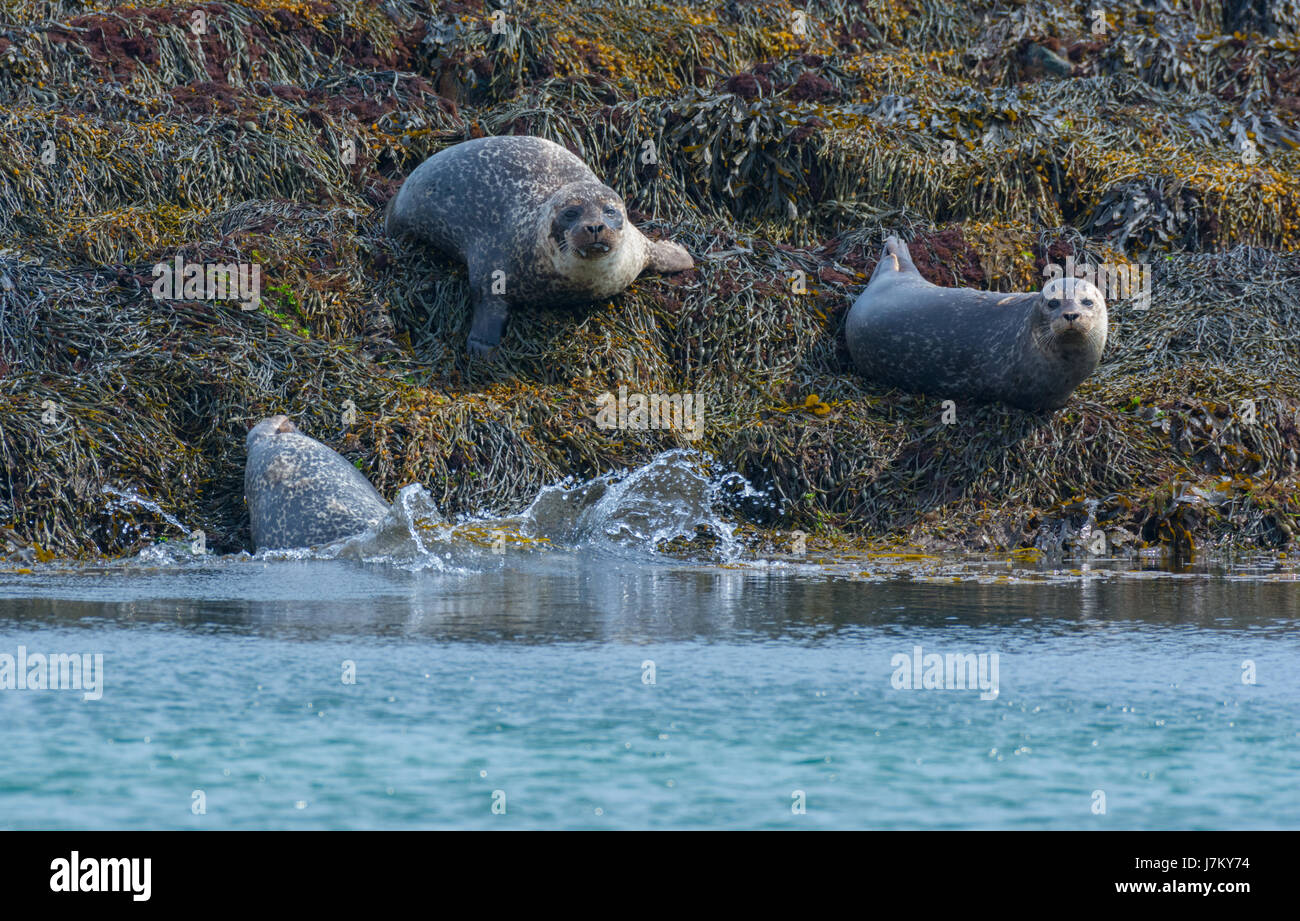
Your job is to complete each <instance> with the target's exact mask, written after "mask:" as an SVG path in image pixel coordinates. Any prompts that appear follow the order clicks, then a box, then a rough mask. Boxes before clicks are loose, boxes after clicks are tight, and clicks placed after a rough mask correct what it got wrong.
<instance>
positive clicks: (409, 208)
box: [385, 136, 693, 353]
mask: <svg viewBox="0 0 1300 921" xmlns="http://www.w3.org/2000/svg"><path fill="white" fill-rule="evenodd" d="M385 228H386V231H387V233H388V234H389V235H390V236H395V237H396V236H410V237H412V238H414V239H417V240H422V241H424V242H427V243H429V244H431V245H432V246H433V247H435V248H436V249H438V250H440V251H441V252H443V253H445V254H446V255H449V256H453V257H455V258H458V259H461V260H463V261H464V262H465V265H466V267H467V269H468V271H469V285H470V299H471V303H472V306H473V310H474V320H473V326H472V329H471V331H470V350H471V351H472V352H477V353H490V352H491V350H492V349H494V348H495V347H496V345H497V343H498V342H499V341H500V338H501V334H502V330H503V328H504V326H505V321H506V317H507V312H508V310H509V308H511V307H527V306H531V305H542V306H550V305H561V304H569V303H581V302H587V301H592V300H597V299H600V298H605V297H611V296H613V295H615V294H618V293H619V292H620V291H622V290H623V289H624V288H626V287H627V286H628V285H629V284H631V283H632V280H633V279H635V278H636V277H637V276H638V275H640V274H641V272H643V271H645V270H646V269H647V268H648V269H651V270H653V271H656V272H680V271H684V270H685V269H689V268H691V267H692V265H693V262H692V260H691V257H690V254H689V253H687V252H686V250H684V249H682V248H681V247H680V246H678V245H677V244H675V243H667V242H654V241H652V240H649V239H647V238H646V237H645V236H643V235H642V234H641V232H640V231H638V230H637V229H636V228H635V227H634V226H632V224H631V222H629V221H628V220H627V212H626V210H625V209H624V207H623V200H622V198H620V197H619V195H618V193H617V192H615V191H614V190H613V189H611V188H609V187H608V186H606V185H604V184H603V183H601V182H600V181H599V180H598V179H597V178H596V176H595V174H594V173H592V171H591V170H590V169H588V167H587V164H585V163H583V162H582V160H581V159H579V158H578V157H576V156H574V155H573V154H572V153H570V152H569V151H567V150H565V149H564V148H563V147H561V146H559V145H558V144H555V143H552V142H551V141H548V140H545V139H544V138H536V137H515V136H507V137H486V138H477V139H475V140H472V141H465V142H463V143H460V144H456V145H455V146H453V147H449V148H447V149H446V150H442V151H439V152H438V153H436V154H434V155H433V156H432V157H430V158H429V159H427V160H425V161H424V162H423V163H421V164H420V165H419V166H418V167H416V169H415V170H414V171H413V172H412V173H411V175H410V176H408V177H407V179H406V181H405V182H404V183H403V184H402V187H401V188H400V189H399V190H398V192H397V195H395V196H394V197H393V200H392V201H391V202H389V203H388V210H387V212H386V214H385ZM498 271H499V272H502V273H504V275H494V273H496V272H498ZM494 281H496V282H499V283H500V282H503V283H504V285H505V291H504V293H501V292H494V291H493V283H494Z"/></svg>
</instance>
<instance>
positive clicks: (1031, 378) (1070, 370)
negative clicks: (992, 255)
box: [845, 237, 1106, 411]
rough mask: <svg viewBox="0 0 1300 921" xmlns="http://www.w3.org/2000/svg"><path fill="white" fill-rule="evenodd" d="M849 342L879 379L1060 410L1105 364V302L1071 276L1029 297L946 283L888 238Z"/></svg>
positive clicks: (857, 306) (851, 320)
mask: <svg viewBox="0 0 1300 921" xmlns="http://www.w3.org/2000/svg"><path fill="white" fill-rule="evenodd" d="M845 338H846V339H847V340H848V346H849V354H850V355H852V356H853V363H854V364H855V365H856V366H857V368H858V370H859V371H860V372H862V374H863V375H865V376H866V377H869V378H872V379H873V380H877V381H880V382H881V383H885V384H890V385H891V386H894V387H898V388H900V389H903V390H911V391H920V392H923V393H931V394H934V395H936V396H941V397H951V398H953V399H959V400H975V401H978V402H993V401H996V402H1002V403H1009V404H1010V405H1012V406H1018V407H1020V408H1021V409H1027V410H1034V411H1039V410H1047V409H1056V408H1058V407H1061V406H1064V405H1065V401H1066V400H1067V399H1068V398H1069V396H1070V394H1071V393H1072V392H1073V391H1074V388H1075V387H1077V386H1079V384H1080V382H1082V381H1083V379H1084V378H1086V377H1087V376H1088V375H1089V374H1091V373H1092V371H1093V369H1094V368H1096V367H1097V363H1098V361H1100V360H1101V352H1102V349H1103V348H1104V347H1105V345H1106V302H1105V300H1104V299H1103V298H1102V296H1101V292H1100V291H1098V290H1097V288H1096V287H1095V286H1094V285H1092V284H1090V283H1089V282H1086V281H1083V280H1082V279H1078V278H1068V277H1066V278H1057V279H1053V280H1051V281H1049V282H1048V283H1047V284H1046V285H1044V286H1043V289H1042V291H1039V292H1033V293H1024V294H999V293H997V292H994V291H976V290H973V289H970V288H941V287H939V286H938V285H933V284H931V283H930V282H928V281H926V280H925V279H924V278H922V277H921V274H920V273H919V272H918V271H917V270H916V266H915V265H914V264H913V263H912V257H911V254H910V253H909V252H908V250H907V246H906V245H905V244H904V243H901V242H900V241H899V240H898V239H897V238H896V237H890V238H889V239H888V240H887V241H886V242H885V250H884V253H883V254H882V255H881V258H880V264H879V265H877V266H876V271H875V272H874V273H873V274H872V276H871V281H870V282H868V283H867V287H866V290H864V291H863V292H862V294H860V295H859V296H858V299H857V300H856V301H855V302H854V304H853V307H852V309H851V310H850V311H849V316H848V319H847V320H846V321H845Z"/></svg>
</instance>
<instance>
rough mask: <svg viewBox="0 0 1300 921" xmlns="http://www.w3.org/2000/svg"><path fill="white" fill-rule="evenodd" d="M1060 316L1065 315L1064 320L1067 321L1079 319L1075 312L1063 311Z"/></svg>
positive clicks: (1071, 321)
mask: <svg viewBox="0 0 1300 921" xmlns="http://www.w3.org/2000/svg"><path fill="white" fill-rule="evenodd" d="M1061 316H1063V317H1065V321H1066V322H1067V323H1073V322H1074V321H1075V320H1077V319H1079V315H1078V314H1077V313H1063V314H1061Z"/></svg>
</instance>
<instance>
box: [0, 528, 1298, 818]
mask: <svg viewBox="0 0 1300 921" xmlns="http://www.w3.org/2000/svg"><path fill="white" fill-rule="evenodd" d="M999 566H1001V568H999ZM1133 569H1134V567H1132V566H1131V565H1124V566H1112V567H1111V568H1109V569H1108V568H1104V567H1103V568H1093V569H1089V570H1086V571H1074V572H1063V571H1062V572H1051V571H1045V570H1034V569H1032V568H1031V569H1018V570H1015V571H1009V570H1007V569H1006V567H1005V566H1003V565H1001V564H999V565H996V566H989V567H985V568H983V569H981V568H979V567H974V568H970V567H967V568H965V569H963V568H961V567H955V568H951V567H950V568H949V569H943V568H942V567H939V568H938V569H936V568H935V566H933V565H931V566H930V567H929V568H928V569H924V567H923V571H919V572H918V571H911V572H906V571H903V570H899V569H897V568H891V567H890V566H888V565H885V564H883V563H882V564H880V565H877V566H875V568H874V569H872V568H871V567H870V566H868V564H865V563H859V564H855V565H847V566H845V565H840V566H819V565H815V564H812V563H806V562H805V563H798V564H788V563H778V564H764V563H759V562H751V563H747V564H743V565H716V564H705V563H689V562H678V561H674V560H666V559H662V558H657V557H654V558H651V557H648V556H647V555H645V554H631V553H614V552H607V551H603V550H595V549H578V550H571V551H559V550H556V551H545V552H529V553H523V554H508V555H503V556H501V557H499V558H492V559H489V558H486V557H484V558H481V559H480V560H479V562H478V563H476V564H475V565H474V566H469V567H460V568H457V569H453V570H452V571H447V572H437V571H431V570H428V569H425V570H422V571H410V569H409V567H408V568H401V567H398V566H393V565H384V564H365V563H357V562H348V561H343V560H318V559H317V560H258V559H250V558H248V557H246V556H244V557H230V558H224V559H219V560H208V561H205V562H202V563H193V564H185V565H177V564H168V565H144V564H140V563H136V564H130V565H122V566H114V567H107V568H101V569H95V570H91V569H70V570H68V569H55V568H49V567H47V568H44V569H42V568H39V567H38V570H37V571H36V572H32V573H26V572H19V571H7V572H0V654H3V653H9V654H11V655H13V654H16V652H17V647H18V646H19V645H23V646H25V647H27V649H28V650H29V651H31V652H46V653H61V652H68V653H72V652H78V653H92V654H93V653H100V654H102V655H103V663H104V664H103V669H104V671H103V674H104V684H103V696H102V698H101V699H99V700H89V701H87V700H83V699H82V696H81V693H80V692H78V691H72V690H60V691H30V690H27V691H23V690H3V691H0V827H4V828H58V829H64V828H90V829H101V828H105V829H107V828H168V829H171V828H175V829H188V828H192V829H248V828H381V829H390V828H475V829H498V828H500V829H506V828H509V829H518V828H774V829H775V828H790V829H794V828H819V829H825V828H945V829H953V828H1084V829H1121V828H1122V829H1130V828H1136V829H1163V828H1294V827H1296V826H1297V825H1300V681H1298V680H1297V676H1298V675H1300V629H1297V624H1298V623H1300V583H1298V582H1296V581H1294V579H1295V576H1294V574H1292V573H1288V572H1287V571H1286V570H1284V569H1282V568H1280V567H1278V566H1274V565H1270V564H1263V565H1258V566H1247V567H1238V568H1233V567H1225V568H1219V569H1215V570H1207V571H1191V572H1182V573H1173V572H1165V571H1160V570H1153V571H1145V572H1144V571H1128V570H1133ZM864 570H869V571H866V574H865V577H864V575H863V571H864ZM1008 572H1010V573H1011V575H1013V576H1014V578H1013V579H1012V580H1011V581H1010V582H1005V581H1004V580H1005V578H1006V575H1007V574H1008ZM953 573H956V575H955V576H954V575H953ZM954 578H955V579H957V580H958V581H953V579H954ZM915 646H921V647H922V648H923V651H924V652H925V653H931V652H934V653H940V654H944V653H958V654H967V653H969V654H975V655H978V654H980V653H996V654H997V655H998V674H997V677H998V693H997V696H996V697H994V698H992V699H981V692H980V691H979V690H957V689H953V690H947V689H919V690H908V689H900V688H896V687H894V682H893V676H894V674H895V671H896V669H895V668H894V667H893V666H892V665H891V662H893V660H894V657H895V656H899V655H902V656H905V657H910V656H911V655H912V652H913V648H914V647H915ZM1246 660H1250V661H1252V662H1253V663H1254V668H1255V680H1256V683H1255V684H1247V683H1243V680H1242V675H1243V669H1242V663H1243V661H1246ZM348 661H350V662H353V663H355V683H352V684H348V683H345V682H344V680H343V672H344V667H345V666H344V663H345V662H348ZM986 661H989V660H986ZM648 663H653V683H648V682H649V680H650V678H651V674H650V671H651V666H650V665H649V664H648ZM985 696H987V695H985ZM195 791H201V793H202V796H201V798H196V797H195ZM798 791H801V792H802V797H800V795H799V792H798ZM1096 791H1100V793H1101V794H1104V797H1105V801H1104V805H1105V812H1104V814H1099V813H1096V812H1094V809H1095V808H1098V807H1097V804H1099V803H1100V798H1099V795H1098V793H1097V792H1096ZM199 802H202V804H203V806H204V807H205V809H206V812H204V813H203V814H195V812H194V808H195V806H196V804H197V803H199ZM494 802H495V803H496V805H497V810H498V811H497V812H494V811H493V806H494ZM800 802H802V804H803V806H804V811H802V812H800V811H797V807H798V806H799V804H800ZM502 807H504V812H501V811H500V810H501V809H502Z"/></svg>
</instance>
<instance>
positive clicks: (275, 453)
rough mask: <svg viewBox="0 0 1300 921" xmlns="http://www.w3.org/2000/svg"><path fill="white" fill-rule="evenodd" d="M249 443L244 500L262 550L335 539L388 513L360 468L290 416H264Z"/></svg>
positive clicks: (293, 546)
mask: <svg viewBox="0 0 1300 921" xmlns="http://www.w3.org/2000/svg"><path fill="white" fill-rule="evenodd" d="M245 443H246V444H247V446H248V461H247V463H246V464H245V466H244V500H245V501H246V502H247V503H248V518H249V524H250V529H251V531H252V537H253V546H254V547H255V548H256V549H258V550H262V549H265V548H275V549H289V548H297V547H315V546H318V545H321V544H328V543H332V542H333V541H336V540H340V539H342V538H344V537H351V536H352V535H354V534H360V533H361V532H362V531H365V530H366V529H367V528H370V527H373V526H374V525H375V524H378V523H379V522H380V521H381V520H382V519H383V517H384V516H385V515H386V514H387V513H388V503H387V502H385V501H384V499H383V497H382V496H380V495H379V493H378V492H377V491H376V490H375V488H374V487H373V486H371V485H370V481H369V480H367V479H366V478H365V477H364V476H362V474H361V472H360V471H358V470H357V468H355V467H353V466H352V465H351V464H350V463H348V461H347V459H346V458H344V457H343V456H342V455H340V454H339V453H338V452H336V451H333V450H331V449H329V448H327V447H326V446H325V445H323V444H321V443H320V442H319V441H316V440H315V439H314V438H308V437H307V436H306V435H304V434H302V433H301V432H299V431H298V428H297V426H295V425H294V424H293V422H292V421H290V419H289V417H288V416H271V417H270V418H268V419H263V420H262V421H261V422H259V423H258V424H257V425H255V426H253V428H252V429H251V430H250V431H249V433H248V437H247V439H246V440H245Z"/></svg>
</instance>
